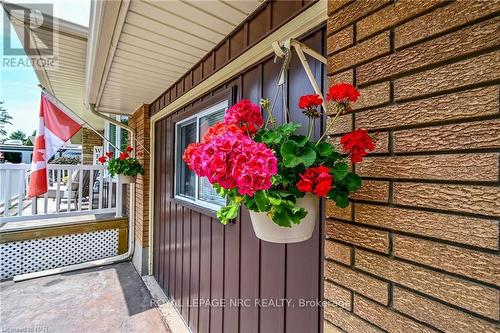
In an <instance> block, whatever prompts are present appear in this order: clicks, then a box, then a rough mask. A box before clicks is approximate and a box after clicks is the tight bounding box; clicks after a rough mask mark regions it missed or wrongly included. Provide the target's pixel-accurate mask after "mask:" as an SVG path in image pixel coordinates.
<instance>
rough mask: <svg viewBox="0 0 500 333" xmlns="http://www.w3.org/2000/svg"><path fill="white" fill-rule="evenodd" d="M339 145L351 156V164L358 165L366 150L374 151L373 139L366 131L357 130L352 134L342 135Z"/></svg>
mask: <svg viewBox="0 0 500 333" xmlns="http://www.w3.org/2000/svg"><path fill="white" fill-rule="evenodd" d="M340 144H341V145H342V146H343V147H344V151H345V152H346V153H350V154H351V162H352V163H358V162H361V161H362V160H363V157H364V156H366V154H367V150H369V151H372V150H374V149H375V143H374V142H373V138H372V137H371V136H370V135H369V134H368V131H367V130H365V129H362V128H358V129H357V130H355V131H354V132H351V133H347V134H344V135H343V136H342V138H340Z"/></svg>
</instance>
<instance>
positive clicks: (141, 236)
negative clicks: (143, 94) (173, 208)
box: [129, 105, 151, 247]
mask: <svg viewBox="0 0 500 333" xmlns="http://www.w3.org/2000/svg"><path fill="white" fill-rule="evenodd" d="M129 126H130V127H132V128H133V129H134V131H135V135H136V139H137V141H138V142H140V143H141V144H142V145H143V146H144V147H145V148H146V149H147V150H148V151H149V148H150V145H149V144H150V142H149V141H150V140H149V106H148V105H143V106H141V107H140V108H139V109H138V110H137V111H136V112H135V113H134V114H133V115H132V116H131V117H130V118H129ZM136 150H137V151H136V153H137V152H142V156H136V157H137V159H138V160H139V161H140V162H141V164H142V165H143V166H144V174H143V175H138V176H137V179H136V183H135V239H136V241H137V242H139V243H140V244H142V247H147V246H149V196H150V192H149V160H150V158H151V156H150V155H149V154H148V153H146V152H145V151H144V149H143V148H142V147H141V145H139V144H136Z"/></svg>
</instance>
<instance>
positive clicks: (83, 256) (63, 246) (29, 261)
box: [0, 229, 118, 280]
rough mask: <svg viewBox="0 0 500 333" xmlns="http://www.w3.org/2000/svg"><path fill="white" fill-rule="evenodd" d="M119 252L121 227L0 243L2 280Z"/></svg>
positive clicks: (0, 275) (105, 256) (0, 277)
mask: <svg viewBox="0 0 500 333" xmlns="http://www.w3.org/2000/svg"><path fill="white" fill-rule="evenodd" d="M117 254H118V229H112V230H102V231H92V232H86V233H81V234H73V235H64V236H56V237H47V238H39V239H32V240H24V241H16V242H8V243H3V244H0V280H5V279H9V278H12V277H14V276H15V275H19V274H25V273H32V272H38V271H43V270H46V269H52V268H59V267H64V266H68V265H73V264H79V263H83V262H87V261H92V260H97V259H103V258H108V257H112V256H115V255H117Z"/></svg>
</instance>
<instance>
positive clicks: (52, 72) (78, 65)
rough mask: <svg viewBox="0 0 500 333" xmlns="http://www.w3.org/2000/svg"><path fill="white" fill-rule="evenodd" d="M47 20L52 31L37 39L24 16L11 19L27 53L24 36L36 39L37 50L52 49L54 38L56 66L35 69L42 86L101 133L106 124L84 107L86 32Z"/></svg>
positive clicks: (44, 31)
mask: <svg viewBox="0 0 500 333" xmlns="http://www.w3.org/2000/svg"><path fill="white" fill-rule="evenodd" d="M46 19H50V20H52V22H54V24H53V25H52V27H53V29H52V28H48V27H44V26H42V27H41V30H37V34H36V35H35V34H32V33H31V32H29V31H28V29H29V28H28V26H29V25H25V24H24V22H23V17H22V16H21V17H14V15H12V17H10V21H11V23H12V26H13V27H14V30H15V31H16V33H17V35H18V36H19V39H20V40H21V43H23V47H24V48H25V49H26V45H24V38H23V36H24V33H30V34H31V36H33V37H35V40H36V46H37V47H39V45H50V44H51V42H50V40H51V37H53V39H52V40H53V45H54V48H53V50H54V56H55V58H56V61H57V63H56V66H55V67H53V68H47V69H36V68H35V73H36V75H37V78H38V80H39V81H40V84H41V85H42V86H43V87H45V88H46V89H47V90H48V91H49V92H51V93H52V94H53V95H55V96H56V97H57V98H58V99H59V100H61V101H62V102H63V103H64V104H66V105H67V106H68V107H69V108H70V109H71V110H73V111H74V112H75V113H77V114H78V115H79V116H80V117H82V118H83V119H84V120H85V121H87V122H89V123H90V124H91V125H92V126H94V127H96V128H99V129H102V128H103V120H102V119H101V118H99V117H96V116H95V115H93V114H91V113H90V112H88V111H87V110H86V107H85V106H84V95H85V65H86V60H85V59H86V52H87V28H85V27H83V26H80V25H77V24H74V23H71V22H68V21H65V20H62V19H57V18H52V17H46ZM32 57H34V59H38V58H40V56H38V55H32ZM33 112H36V113H37V114H38V110H33Z"/></svg>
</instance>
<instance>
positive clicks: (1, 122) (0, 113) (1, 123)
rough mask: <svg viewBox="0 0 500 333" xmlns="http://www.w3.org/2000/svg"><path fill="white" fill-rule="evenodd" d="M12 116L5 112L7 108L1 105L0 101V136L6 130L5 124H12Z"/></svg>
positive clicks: (4, 134) (5, 132)
mask: <svg viewBox="0 0 500 333" xmlns="http://www.w3.org/2000/svg"><path fill="white" fill-rule="evenodd" d="M11 120H12V116H11V115H10V114H9V113H8V112H7V109H5V108H4V107H3V102H2V101H0V136H6V135H7V131H6V130H5V128H4V127H5V125H7V124H8V125H12V123H11V122H10V121H11Z"/></svg>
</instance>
